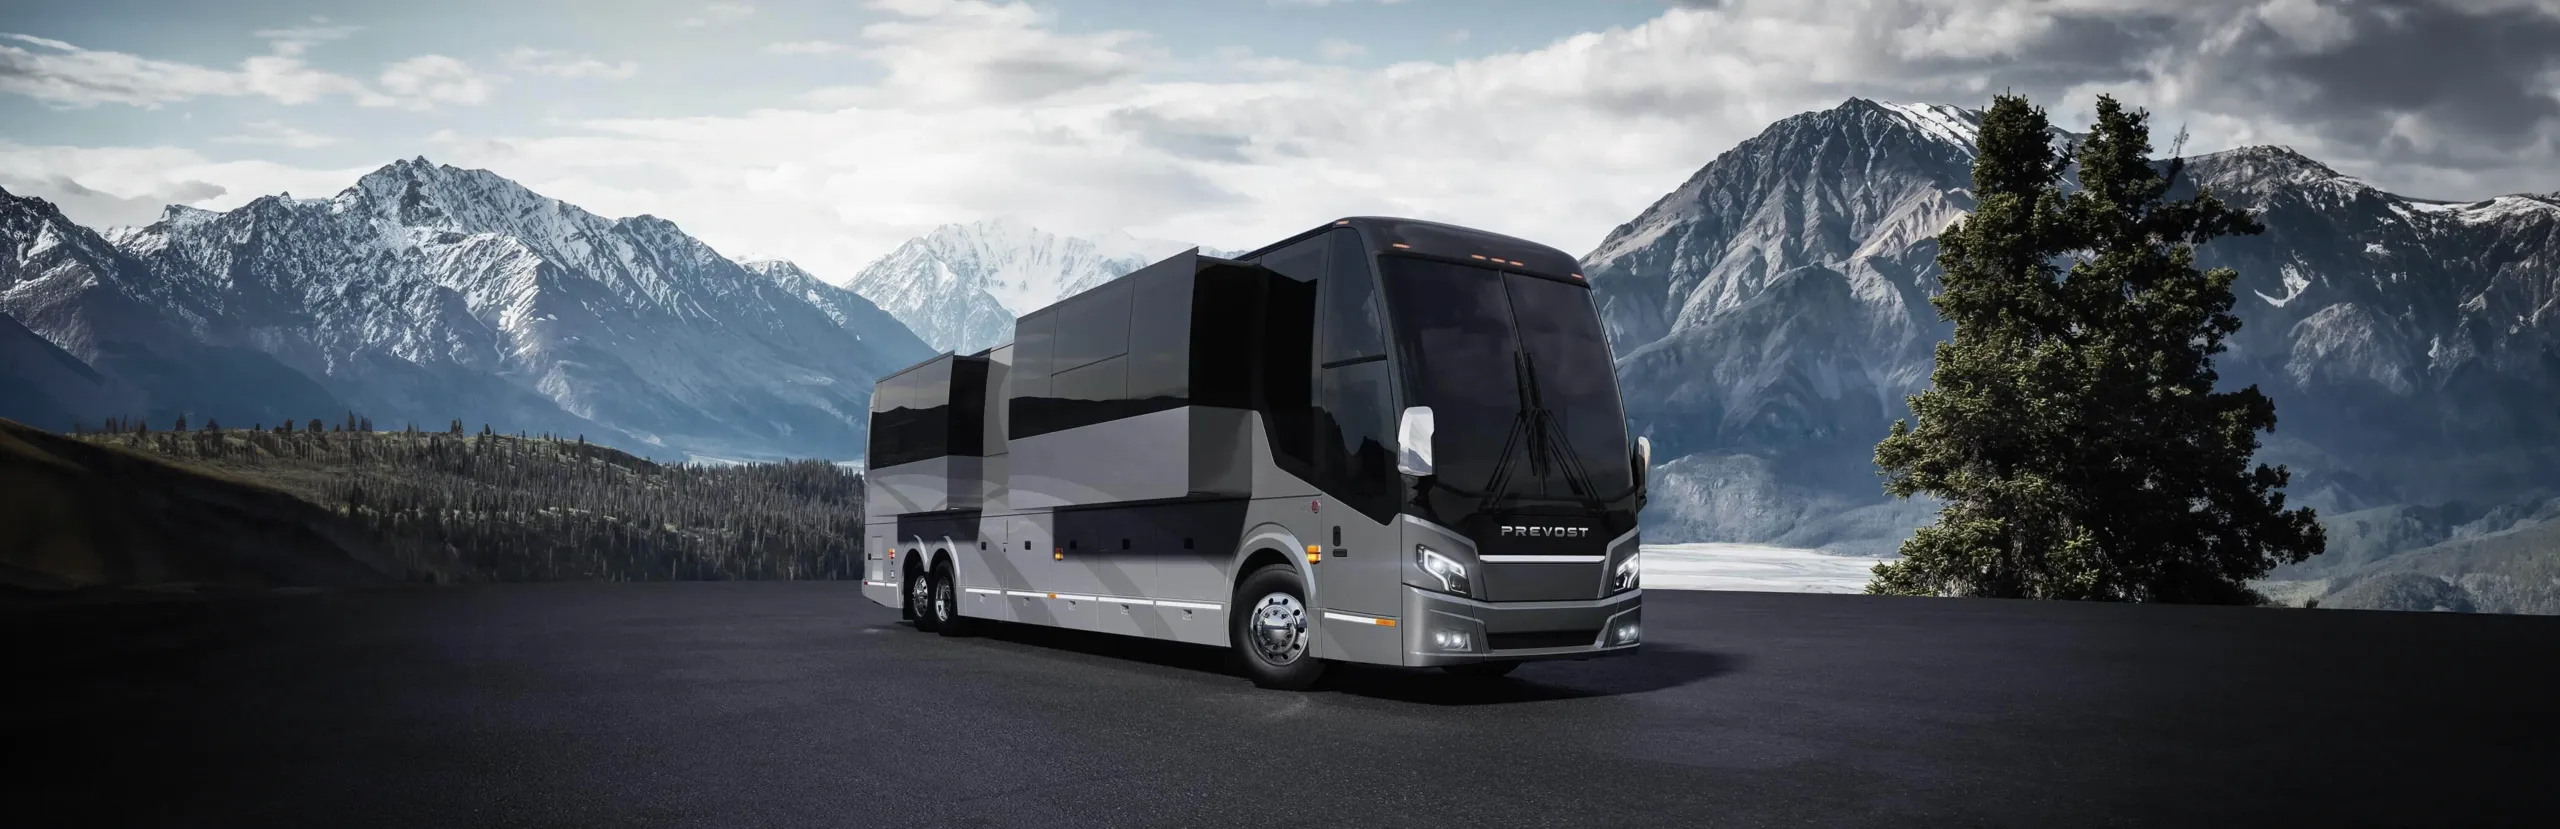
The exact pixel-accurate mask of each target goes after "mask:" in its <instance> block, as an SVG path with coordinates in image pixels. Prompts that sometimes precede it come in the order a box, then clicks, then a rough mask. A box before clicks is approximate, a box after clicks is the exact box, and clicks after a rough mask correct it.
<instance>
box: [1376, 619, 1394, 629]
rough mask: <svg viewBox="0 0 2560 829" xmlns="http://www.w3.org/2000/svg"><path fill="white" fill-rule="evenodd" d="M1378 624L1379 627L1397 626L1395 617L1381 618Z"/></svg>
mask: <svg viewBox="0 0 2560 829" xmlns="http://www.w3.org/2000/svg"><path fill="white" fill-rule="evenodd" d="M1378 626H1379V627H1382V628H1391V627H1395V626H1396V620H1394V619H1380V620H1378Z"/></svg>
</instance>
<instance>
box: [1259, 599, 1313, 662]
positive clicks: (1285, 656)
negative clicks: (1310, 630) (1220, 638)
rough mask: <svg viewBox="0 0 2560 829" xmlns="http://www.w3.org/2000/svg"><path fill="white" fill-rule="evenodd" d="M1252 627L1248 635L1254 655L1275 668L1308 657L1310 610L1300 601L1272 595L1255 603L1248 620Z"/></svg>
mask: <svg viewBox="0 0 2560 829" xmlns="http://www.w3.org/2000/svg"><path fill="white" fill-rule="evenodd" d="M1246 618H1247V620H1248V621H1247V624H1248V625H1249V626H1250V627H1249V628H1248V629H1247V630H1246V634H1247V635H1249V636H1251V637H1253V651H1254V653H1255V654H1256V655H1258V656H1260V657H1262V661H1264V662H1268V663H1270V664H1273V665H1289V664H1292V663H1295V662H1297V661H1298V659H1299V658H1300V657H1303V656H1306V655H1307V606H1306V605H1303V604H1299V603H1298V597H1296V596H1292V595H1289V594H1287V593H1273V594H1271V595H1268V596H1264V597H1262V600H1261V601H1258V602H1254V603H1253V611H1252V612H1251V613H1250V614H1249V615H1248V616H1247V617H1246Z"/></svg>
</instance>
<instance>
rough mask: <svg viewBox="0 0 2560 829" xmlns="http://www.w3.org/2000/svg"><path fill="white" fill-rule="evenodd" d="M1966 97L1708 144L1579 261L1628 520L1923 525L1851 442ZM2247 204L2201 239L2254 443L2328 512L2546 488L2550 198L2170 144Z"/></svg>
mask: <svg viewBox="0 0 2560 829" xmlns="http://www.w3.org/2000/svg"><path fill="white" fill-rule="evenodd" d="M1978 124H1979V114H1978V113H1975V112H1970V111H1966V110H1963V109H1959V108H1955V107H1947V106H1929V105H1897V104H1886V103H1879V102H1874V101H1866V100H1857V99H1852V100H1850V101H1848V102H1847V103H1844V104H1842V105H1841V106H1839V107H1836V108H1833V109H1830V110H1826V111H1821V112H1813V113H1806V114H1803V115H1798V116H1795V117H1791V118H1788V119H1785V120H1782V121H1780V122H1778V123H1777V124H1775V125H1772V126H1771V127H1770V128H1769V129H1768V130H1766V131H1764V132H1763V133H1761V134H1760V135H1759V136H1757V137H1754V138H1752V139H1750V140H1748V141H1745V142H1743V143H1742V144H1741V145H1739V146H1736V147H1735V148H1734V149H1732V150H1730V151H1728V152H1726V153H1724V154H1723V155H1721V156H1719V157H1717V158H1716V159H1715V160H1714V161H1712V162H1710V163H1708V164H1707V165H1706V166H1705V167H1704V168H1702V169H1700V170H1699V171H1698V173H1697V174H1696V175H1694V176H1693V177H1691V179H1690V180H1689V181H1688V182H1686V183H1684V184H1682V185H1681V186H1680V187H1678V188H1676V189H1674V190H1673V191H1672V192H1671V193H1669V194H1668V195H1666V196H1664V197H1663V198H1662V199H1661V200H1659V201H1658V202H1656V203H1655V204H1654V205H1653V206H1652V207H1650V208H1649V209H1647V210H1646V211H1644V212H1643V213H1642V214H1641V215H1639V216H1637V217H1636V218H1635V220H1633V221H1631V222H1629V223H1627V224H1625V225H1622V226H1620V227H1618V228H1617V229H1616V230H1614V231H1613V232H1611V233H1610V234H1609V235H1608V237H1607V238H1606V239H1605V240H1604V241H1603V242H1601V244H1600V245H1599V246H1598V247H1597V248H1596V249H1595V250H1594V251H1592V253H1591V254H1590V255H1589V256H1587V257H1585V259H1584V262H1583V267H1584V271H1583V272H1584V273H1586V274H1589V275H1590V276H1591V282H1592V284H1593V286H1594V288H1595V290H1596V291H1597V293H1598V298H1599V300H1600V302H1601V304H1602V308H1603V316H1604V318H1605V320H1606V321H1607V323H1608V325H1609V328H1610V333H1611V337H1612V339H1613V341H1614V343H1615V345H1616V348H1617V351H1618V354H1619V355H1620V358H1619V359H1620V365H1619V371H1620V374H1621V377H1622V387H1623V388H1624V389H1625V390H1626V391H1625V393H1626V395H1627V404H1628V409H1629V416H1630V417H1631V418H1632V419H1633V420H1634V421H1635V423H1636V426H1637V428H1638V429H1639V430H1641V431H1643V432H1644V433H1647V434H1650V435H1652V436H1653V440H1654V441H1655V446H1656V457H1657V458H1658V459H1661V460H1662V461H1663V462H1664V464H1665V465H1664V468H1663V470H1662V474H1661V476H1660V477H1658V478H1657V479H1656V480H1657V482H1658V484H1657V485H1658V487H1659V489H1658V490H1657V495H1656V497H1655V500H1654V507H1653V509H1652V514H1649V515H1648V516H1647V525H1646V532H1647V536H1648V537H1649V538H1650V537H1657V536H1658V537H1663V538H1666V539H1676V540H1692V539H1706V540H1735V541H1775V542H1779V543H1788V544H1799V545H1830V546H1834V547H1837V548H1841V549H1855V550H1862V551H1873V552H1889V551H1890V550H1891V548H1892V547H1893V546H1894V544H1896V543H1898V541H1899V540H1900V538H1901V537H1902V536H1903V535H1905V534H1907V531H1908V529H1909V528H1910V527H1912V526H1915V525H1917V524H1919V523H1923V522H1925V521H1926V520H1928V517H1929V514H1930V512H1931V510H1930V508H1929V507H1927V506H1926V505H1925V504H1912V503H1896V502H1888V501H1887V500H1886V499H1885V497H1884V496H1883V495H1882V492H1881V487H1880V486H1879V482H1878V479H1877V478H1876V477H1875V474H1874V471H1873V465H1872V462H1871V454H1872V452H1873V449H1874V445H1875V442H1876V441H1877V440H1878V439H1880V438H1881V437H1882V436H1883V434H1884V430H1885V427H1886V425H1887V424H1889V423H1890V422H1891V421H1893V420H1894V419H1896V418H1900V417H1906V416H1908V410H1907V408H1906V404H1905V403H1904V398H1905V397H1906V396H1907V395H1910V394H1912V393H1914V392H1917V391H1918V390H1919V389H1921V388H1922V387H1923V386H1925V384H1926V383H1927V382H1928V379H1929V373H1930V369H1931V348H1932V346H1933V345H1934V344H1935V343H1936V342H1938V341H1940V340H1941V339H1943V338H1944V337H1945V336H1946V335H1947V333H1948V328H1947V327H1946V325H1945V324H1944V323H1942V322H1940V321H1939V320H1938V318H1937V314H1936V311H1935V309H1934V308H1932V307H1930V306H1929V305H1928V297H1929V296H1930V295H1931V294H1933V293H1934V292H1936V291H1937V290H1938V281H1937V280H1938V270H1937V266H1936V261H1935V260H1936V255H1937V245H1936V241H1935V235H1936V233H1937V232H1938V231H1939V230H1940V229H1943V228H1944V227H1945V226H1946V225H1947V223H1948V222H1949V221H1951V220H1953V219H1955V218H1956V217H1958V216H1960V215H1962V214H1963V212H1964V211H1966V210H1968V209H1970V207H1971V205H1972V201H1971V193H1970V188H1971V170H1970V164H1971V162H1972V158H1973V154H1974V148H1973V143H1972V142H1973V136H1974V130H1975V129H1976V128H1977V126H1978ZM2182 180H2183V181H2185V182H2187V186H2188V187H2190V188H2192V186H2193V185H2195V184H2197V183H2201V184H2203V185H2205V186H2209V187H2211V188H2212V189H2213V190H2214V192H2216V193H2217V194H2219V195H2221V196H2222V197H2223V198H2224V199H2226V200H2228V201H2231V202H2234V203H2236V204H2239V205H2241V206H2244V207H2248V208H2250V209H2253V210H2256V211H2257V212H2258V213H2259V215H2260V216H2261V218H2262V220H2263V221H2264V222H2265V224H2266V225H2267V232H2266V233H2265V234H2263V235H2259V236H2252V237H2236V238H2225V239H2219V240H2215V241H2214V242H2211V243H2209V244H2207V245H2206V246H2204V248H2203V249H2202V251H2201V256H2200V258H2201V260H2202V264H2203V265H2204V266H2206V267H2214V266H2223V265H2228V266H2231V267H2235V268H2237V269H2239V271H2240V274H2241V278H2240V282H2239V284H2238V286H2237V288H2236V291H2237V293H2238V295H2239V298H2240V304H2239V307H2238V313H2239V314H2240V316H2241V318H2242V319H2243V321H2244V322H2245V327H2244V328H2242V330H2241V331H2240V333H2239V334H2238V336H2237V337H2235V338H2234V340H2233V341H2232V342H2231V346H2232V349H2231V351H2230V352H2228V353H2226V354H2225V355H2223V356H2222V357H2221V358H2220V361H2219V365H2220V366H2221V368H2222V376H2223V380H2224V383H2225V384H2226V385H2233V386H2236V385H2240V384H2247V383H2257V384H2260V385H2261V387H2262V388H2264V389H2266V390H2267V391H2268V393H2269V394H2270V395H2271V396H2273V398H2274V399H2275V402H2276V411H2277V415H2278V417H2279V419H2280V424H2279V426H2278V429H2277V431H2276V432H2275V434H2273V435H2271V436H2268V438H2267V448H2266V450H2265V453H2264V455H2263V457H2264V458H2265V459H2267V460H2271V461H2278V462H2284V463H2288V464H2291V465H2292V466H2293V468H2294V470H2295V478H2294V484H2293V486H2292V487H2291V488H2290V491H2291V492H2292V493H2293V495H2294V499H2295V501H2296V502H2297V503H2303V502H2308V503H2310V504H2312V505H2314V506H2316V507H2320V508H2321V509H2323V510H2324V511H2331V512H2334V511H2339V510H2345V509H2356V508H2361V507H2365V506H2372V505H2379V504H2391V503H2401V502H2428V503H2433V502H2440V501H2443V500H2447V499H2453V498H2474V499H2483V500H2485V501H2488V502H2497V501H2499V500H2501V499H2505V498H2512V497H2515V496H2517V495H2518V494H2520V493H2523V492H2525V491H2528V490H2529V489H2530V488H2531V487H2533V486H2537V485H2560V477H2555V475H2554V472H2553V470H2560V464H2555V463H2552V462H2551V460H2552V455H2553V453H2554V449H2555V448H2560V406H2553V405H2550V403H2549V401H2551V400H2554V399H2560V359H2556V358H2555V357H2554V356H2553V355H2555V354H2560V308H2556V307H2555V305H2554V299H2553V298H2554V297H2560V199H2553V198H2551V197H2547V196H2507V197H2501V198H2497V199H2490V200H2487V201H2483V202H2478V203H2471V204H2449V203H2443V202H2434V201H2427V200H2421V199H2411V198H2407V197H2403V196H2398V195H2394V194H2391V193H2386V192H2383V191H2381V190H2378V189H2375V188H2373V187H2372V186H2370V185H2367V184H2365V183H2363V182H2360V181H2356V180H2354V179H2352V178H2348V177H2345V176H2341V175H2339V174H2337V173H2336V172H2335V171H2332V170H2330V169H2328V168H2326V167H2323V166H2321V165H2319V164H2318V163H2317V162H2314V161H2312V160H2310V159H2308V158H2304V157H2302V156H2301V155H2299V154H2296V153H2293V152H2292V151H2289V150H2284V149H2281V148H2272V147H2252V148H2245V149H2239V150H2233V151H2229V152H2223V153H2214V154H2210V155H2204V156H2199V157H2195V158H2192V159H2190V160H2189V163H2188V165H2187V166H2186V168H2185V170H2184V172H2183V174H2182Z"/></svg>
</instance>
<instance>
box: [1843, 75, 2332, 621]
mask: <svg viewBox="0 0 2560 829" xmlns="http://www.w3.org/2000/svg"><path fill="white" fill-rule="evenodd" d="M2145 121H2146V116H2145V115H2144V114H2143V113H2139V112H2127V111H2125V110H2124V109H2123V107H2121V106H2120V105H2118V104H2117V103H2116V101H2115V99H2113V98H2111V97H2104V96H2101V97H2100V98H2099V99H2098V123H2097V125H2096V127H2095V128H2094V129H2093V131H2092V132H2091V134H2090V135H2089V137H2088V139H2087V140H2086V141H2085V142H2084V143H2082V144H2081V145H2080V146H2079V147H2078V148H2077V159H2078V161H2079V163H2080V174H2079V175H2080V189H2079V190H2077V191H2075V192H2072V193H2070V194H2068V195H2065V194H2064V192H2063V188H2062V183H2063V173H2064V170H2065V165H2066V163H2067V161H2068V158H2069V156H2070V155H2071V153H2070V152H2068V151H2063V152H2057V151H2056V149H2055V148H2054V146H2053V142H2052V137H2051V134H2050V132H2049V131H2048V129H2047V127H2048V123H2047V121H2046V118H2045V113H2044V111H2043V110H2042V109H2041V108H2038V107H2034V106H2032V105H2030V104H2029V103H2028V102H2027V100H2026V99H2025V98H2022V97H2019V96H2015V95H2002V96H2000V97H1998V98H1997V99H1995V100H1994V101H1993V103H1992V106H1991V110H1990V111H1989V112H1988V113H1987V114H1986V115H1985V117H1984V118H1983V122H1982V128H1981V133H1980V138H1979V140H1978V144H1979V154H1978V155H1977V156H1976V158H1975V162H1974V170H1973V179H1974V197H1975V208H1974V211H1973V213H1972V215H1971V216H1969V217H1967V218H1965V219H1963V220H1960V221H1958V222H1956V223H1955V224H1953V225H1952V226H1950V227H1949V228H1948V229H1947V230H1946V232H1944V233H1941V234H1940V235H1939V236H1938V244H1939V254H1938V265H1939V267H1940V268H1941V269H1942V270H1944V271H1945V277H1944V282H1943V284H1944V290H1943V292H1942V293H1941V294H1940V295H1938V296H1936V297H1934V298H1932V299H1931V300H1930V302H1931V304H1933V305H1935V306H1937V308H1938V314H1939V316H1940V317H1942V318H1944V319H1946V320H1949V321H1951V322H1953V323H1954V324H1955V334H1954V337H1953V338H1952V339H1951V340H1950V341H1948V342H1945V343H1940V344H1939V345H1938V348H1937V367H1936V370H1935V371H1934V372H1933V373H1932V374H1931V376H1930V388H1929V389H1928V390H1927V391H1924V392H1921V393H1920V394H1918V395H1915V396H1913V397H1912V398H1911V409H1912V413H1913V414H1914V415H1915V416H1916V419H1917V425H1913V424H1911V423H1908V422H1897V423H1895V424H1894V425H1893V427H1892V430H1891V432H1890V433H1889V435H1888V436H1887V437H1886V438H1885V439H1884V441H1883V442H1882V443H1880V444H1878V445H1877V447H1876V465H1877V467H1879V468H1880V470H1881V471H1882V472H1883V473H1884V474H1885V476H1886V485H1885V488H1886V490H1887V491H1888V492H1891V493H1892V494H1894V495H1896V496H1898V497H1910V496H1912V495H1914V494H1919V493H1927V494H1930V495H1933V496H1936V497H1937V498H1938V499H1940V500H1941V501H1942V502H1943V503H1944V509H1943V510H1942V511H1941V512H1940V514H1939V516H1938V520H1937V523H1935V524H1933V525H1931V526H1928V527H1924V528H1921V529H1920V531H1919V532H1918V533H1916V534H1915V535H1913V536H1912V537H1911V539H1910V540H1909V541H1906V542H1905V543H1904V544H1903V546H1902V558H1901V559H1899V560H1896V561H1892V562H1887V563H1885V564H1881V565H1878V566H1877V567H1876V569H1875V579H1874V581H1872V582H1871V583H1869V585H1868V587H1867V589H1868V590H1869V591H1870V592H1876V593H1897V594H1912V595H1965V596H2001V597H2032V598H2053V599H2098V600H2114V601H2165V602H2213V603H2247V604H2254V603H2259V602H2260V601H2262V599H2261V597H2259V596H2258V595H2257V594H2256V593H2255V591H2252V590H2251V589H2249V587H2248V586H2247V582H2248V581H2249V580H2250V579H2253V578H2257V577H2260V576H2263V575H2265V574H2266V572H2267V571H2268V570H2269V569H2270V568H2272V567H2274V566H2275V565H2277V564H2280V563H2289V562H2296V561H2301V560H2302V559H2304V558H2306V557H2308V556H2310V555H2311V554H2313V553H2316V552H2319V550H2320V549H2321V546H2322V544H2323V541H2324V539H2323V536H2322V533H2321V530H2320V526H2319V525H2318V524H2317V523H2315V522H2314V521H2313V520H2312V513H2311V510H2309V509H2308V508H2302V509H2293V510H2286V509H2285V508H2284V494H2283V492H2282V489H2283V487H2284V485H2285V483H2286V481H2287V480H2288V474H2287V472H2286V470H2285V469H2284V468H2283V467H2274V468H2269V467H2267V466H2264V465H2259V466H2256V467H2254V468H2252V466H2251V464H2250V458H2251V456H2252V455H2253V454H2255V452H2256V451H2257V447H2258V438H2257V433H2258V432H2261V431H2273V430H2274V428H2275V422H2276V420H2275V405H2274V403H2273V402H2272V401H2270V400H2268V399H2267V397H2266V396H2265V395H2263V394H2260V393H2259V392H2258V389H2257V387H2255V386H2251V387H2249V388H2246V389H2242V390H2239V391H2234V392H2215V391H2214V389H2213V386H2214V381H2215V379H2216V374H2215V372H2214V370H2213V355H2215V354H2219V353H2221V352H2222V350H2223V340H2224V339H2225V338H2226V337H2228V336H2230V335H2231V334H2232V332H2234V331H2237V330H2239V328H2240V320H2239V318H2238V317H2236V316H2233V315H2232V313H2231V306H2232V291H2231V285H2232V282H2233V281H2234V280H2235V279H2237V278H2238V274H2236V273H2234V272H2233V271H2231V270H2230V269H2227V268H2218V269H2215V270H2212V271H2198V270H2197V269H2196V267H2195V246H2196V245H2198V244H2201V243H2204V242H2206V241H2208V240H2211V239H2214V238H2216V237H2220V236H2228V235H2234V234H2249V233H2257V232H2260V230H2261V229H2262V228H2261V227H2260V226H2259V225H2258V223H2257V222H2256V221H2255V220H2254V219H2252V218H2250V216H2249V215H2248V214H2247V213H2246V212H2244V211H2241V210H2237V209H2233V208H2231V207H2228V206H2226V205H2224V204H2223V203H2222V202H2221V201H2220V200H2219V199H2216V198H2214V197H2213V195H2212V194H2210V193H2202V192H2200V193H2198V194H2197V195H2196V196H2194V197H2192V198H2189V199H2186V200H2182V201H2175V202H2172V201H2167V200H2166V199H2165V197H2166V195H2167V193H2168V191H2169V188H2170V185H2171V183H2172V182H2173V181H2174V180H2175V178H2176V176H2177V173H2178V171H2179V169H2180V165H2179V164H2178V163H2177V162H2175V161H2172V162H2171V163H2170V164H2169V165H2168V170H2167V171H2166V173H2165V174H2164V173H2163V171H2162V170H2160V169H2159V168H2157V167H2155V166H2153V164H2152V162H2151V159H2150V152H2151V141H2150V134H2149V128H2148V126H2147V125H2146V124H2145ZM2066 265H2067V266H2068V270H2065V269H2064V266H2066Z"/></svg>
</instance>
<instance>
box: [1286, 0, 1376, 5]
mask: <svg viewBox="0 0 2560 829" xmlns="http://www.w3.org/2000/svg"><path fill="white" fill-rule="evenodd" d="M1402 2H1404V0H1271V5H1274V6H1335V5H1341V6H1348V5H1351V4H1353V3H1376V4H1378V5H1381V6H1392V5H1395V4H1397V3H1402Z"/></svg>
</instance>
